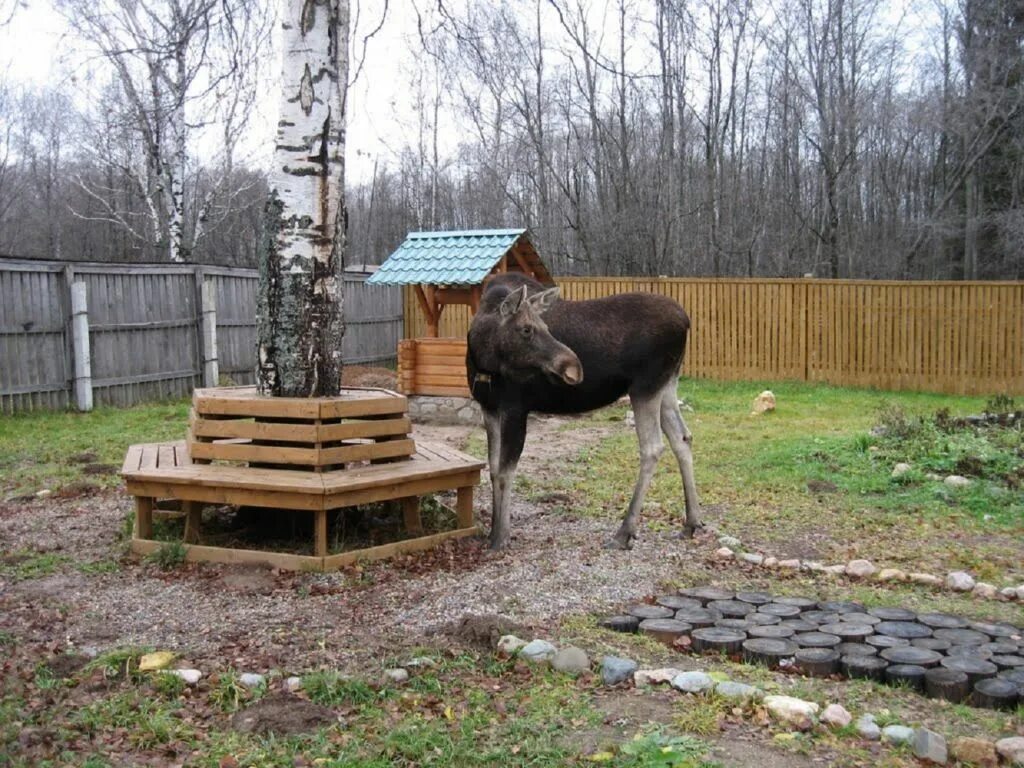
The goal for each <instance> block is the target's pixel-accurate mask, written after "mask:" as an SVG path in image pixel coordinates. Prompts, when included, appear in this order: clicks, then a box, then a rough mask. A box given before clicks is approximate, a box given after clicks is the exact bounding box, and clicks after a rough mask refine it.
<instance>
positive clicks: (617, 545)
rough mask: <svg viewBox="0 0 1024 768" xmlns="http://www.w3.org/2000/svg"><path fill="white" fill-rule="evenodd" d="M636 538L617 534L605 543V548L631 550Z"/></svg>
mask: <svg viewBox="0 0 1024 768" xmlns="http://www.w3.org/2000/svg"><path fill="white" fill-rule="evenodd" d="M635 538H636V537H635V536H615V537H613V538H612V539H611V540H610V541H608V542H607V543H606V544H605V545H604V548H605V549H622V550H630V549H632V548H633V539H635Z"/></svg>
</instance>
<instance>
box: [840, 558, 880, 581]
mask: <svg viewBox="0 0 1024 768" xmlns="http://www.w3.org/2000/svg"><path fill="white" fill-rule="evenodd" d="M874 572H875V566H874V565H873V564H872V563H871V561H870V560H851V561H850V562H848V563H847V564H846V575H847V576H853V577H854V578H855V579H866V578H867V577H868V576H870V575H871V574H873V573H874Z"/></svg>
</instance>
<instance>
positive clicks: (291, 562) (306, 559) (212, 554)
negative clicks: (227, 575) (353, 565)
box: [131, 539, 324, 571]
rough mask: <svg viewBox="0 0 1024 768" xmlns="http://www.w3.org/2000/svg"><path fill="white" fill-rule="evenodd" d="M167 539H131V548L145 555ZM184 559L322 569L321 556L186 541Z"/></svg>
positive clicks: (138, 553)
mask: <svg viewBox="0 0 1024 768" xmlns="http://www.w3.org/2000/svg"><path fill="white" fill-rule="evenodd" d="M163 545H164V542H161V541H152V540H142V539H132V542H131V550H132V552H134V553H135V554H137V555H141V556H143V557H145V556H146V555H150V554H152V553H153V552H156V551H157V550H158V549H159V548H160V547H161V546H163ZM184 546H185V560H187V561H188V562H190V563H229V564H236V563H237V564H250V565H251V564H266V565H269V566H270V567H272V568H280V569H282V570H287V571H320V570H323V567H324V562H323V558H322V557H315V556H311V555H293V554H290V553H287V552H261V551H259V550H256V549H229V548H227V547H211V546H206V545H200V544H185V545H184Z"/></svg>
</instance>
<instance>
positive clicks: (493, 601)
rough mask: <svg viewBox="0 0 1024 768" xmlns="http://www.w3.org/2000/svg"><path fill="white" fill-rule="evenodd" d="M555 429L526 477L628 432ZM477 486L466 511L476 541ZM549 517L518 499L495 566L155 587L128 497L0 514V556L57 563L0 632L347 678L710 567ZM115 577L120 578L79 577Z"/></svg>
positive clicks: (176, 581) (7, 605)
mask: <svg viewBox="0 0 1024 768" xmlns="http://www.w3.org/2000/svg"><path fill="white" fill-rule="evenodd" d="M565 426H566V422H565V420H564V419H559V418H537V419H534V420H533V421H532V423H531V425H530V432H529V437H528V440H527V448H526V451H525V453H524V457H523V461H522V463H521V469H520V471H521V472H522V473H524V474H528V475H531V476H534V477H538V476H544V475H545V474H548V473H553V472H557V471H558V469H557V467H558V465H559V463H560V462H561V461H563V460H565V459H567V458H570V457H572V456H575V455H576V454H577V453H578V451H579V450H580V449H581V448H583V447H584V446H586V445H587V444H590V443H593V442H596V441H598V440H600V439H601V437H602V436H604V435H607V434H610V433H611V432H612V431H613V430H624V429H628V427H626V426H625V425H624V424H623V423H621V422H609V423H608V425H607V426H604V425H600V426H597V427H593V428H591V427H588V428H587V429H579V430H573V429H568V430H567V429H564V427H565ZM479 431H480V433H481V434H482V430H479ZM473 432H474V428H471V427H435V426H422V427H419V426H418V427H417V428H416V432H415V436H416V438H417V439H426V440H433V441H444V442H446V443H448V444H450V445H452V446H454V447H457V448H461V447H463V446H464V445H465V444H466V441H467V440H468V439H469V437H470V436H471V434H472V433H473ZM486 475H487V473H486V472H485V473H484V483H485V484H484V485H483V486H481V488H480V489H479V490H478V492H477V496H476V509H477V516H478V519H479V520H480V521H481V522H482V523H483V525H484V526H485V529H486V526H487V525H488V524H489V520H488V511H487V510H489V508H490V498H489V497H490V489H489V487H488V486H487V484H486V483H487V478H486ZM627 490H628V489H627ZM546 501H547V503H530V502H529V501H527V500H526V499H525V498H524V495H523V494H521V493H519V494H515V497H514V502H513V541H512V546H511V548H510V550H509V551H507V552H505V553H502V554H498V555H495V554H492V553H490V552H489V551H488V550H487V549H486V547H485V543H484V542H483V541H480V540H463V541H460V542H454V543H449V544H448V545H447V546H445V547H442V548H440V549H438V550H435V551H433V552H428V553H424V554H422V555H415V556H409V557H403V558H400V559H399V560H397V561H392V562H389V563H377V564H369V565H367V566H366V567H365V568H352V569H347V570H345V571H342V572H340V573H334V574H299V573H291V572H278V571H274V570H270V569H268V568H262V567H252V566H220V565H209V564H204V565H188V566H185V567H183V568H180V569H176V570H173V571H169V572H164V571H161V570H159V569H158V568H157V567H156V566H154V565H150V564H147V563H139V562H136V561H134V560H131V559H128V558H125V556H124V546H123V543H122V542H121V541H120V540H119V532H120V531H121V530H122V528H123V524H124V520H125V519H126V517H127V516H128V515H129V514H130V512H131V509H132V502H131V499H130V498H129V497H128V496H127V495H125V494H124V493H118V492H108V493H100V494H96V495H92V496H84V497H79V498H73V499H46V500H39V501H29V502H13V503H9V504H7V505H4V506H0V548H2V550H3V551H5V552H7V553H11V552H26V551H31V552H33V553H50V554H52V555H54V556H57V557H60V558H66V562H63V563H61V564H60V565H59V566H58V567H57V568H56V570H55V571H54V572H52V573H49V574H47V575H45V576H41V577H39V578H28V579H23V580H18V581H14V582H13V583H2V582H0V630H6V631H8V632H11V633H13V634H15V636H19V637H22V638H23V639H26V640H31V641H34V642H48V641H52V640H53V639H55V638H59V639H60V641H61V643H62V644H66V645H67V646H71V647H75V648H79V649H85V650H86V651H89V652H92V651H103V650H106V649H109V648H112V647H117V646H125V645H151V646H156V647H159V648H163V649H168V650H173V651H176V652H178V653H180V654H182V655H183V656H184V659H185V660H187V661H190V662H193V663H195V664H196V665H197V666H200V667H202V666H203V665H206V666H207V668H209V666H211V665H212V666H214V667H222V666H224V665H225V664H231V665H233V666H235V667H236V668H244V669H247V670H251V671H269V670H271V669H278V670H282V671H285V672H296V673H301V672H304V671H308V670H311V669H315V668H320V667H331V668H336V669H340V670H347V669H352V670H357V669H359V668H361V667H362V666H363V665H364V664H365V663H366V662H368V661H371V660H377V661H378V663H379V661H380V660H382V659H384V658H388V657H397V656H399V655H401V653H402V650H403V649H405V648H411V647H415V646H417V645H423V644H427V645H436V644H437V642H438V640H439V638H438V637H437V636H438V633H441V632H443V631H444V630H445V629H446V628H447V627H449V626H450V625H452V624H453V623H456V622H458V621H459V620H460V619H462V618H463V617H465V616H469V615H486V614H500V615H502V616H505V617H507V618H509V619H511V620H512V621H514V622H516V623H517V624H519V625H521V626H523V627H524V628H527V629H529V630H532V631H533V632H535V633H536V634H538V635H543V633H544V632H545V630H550V629H551V628H552V627H553V626H554V625H555V623H556V622H557V621H558V620H559V619H561V618H564V617H565V616H566V615H568V614H573V613H586V612H590V611H595V610H602V609H606V608H609V607H611V606H615V605H620V604H622V603H623V602H626V601H630V600H635V599H636V598H637V597H638V596H642V595H645V594H650V593H652V592H654V591H655V590H656V588H657V586H658V584H659V583H660V582H662V581H664V580H665V579H666V578H667V577H668V575H669V574H671V573H673V572H675V571H676V567H675V566H676V565H677V564H679V563H683V562H687V561H692V560H695V559H702V558H704V557H705V556H706V555H707V553H708V551H709V547H708V546H706V544H705V543H701V542H691V541H683V540H680V539H678V538H676V537H675V536H674V534H672V533H669V532H661V533H655V532H651V531H650V530H648V531H646V532H645V533H644V535H643V536H642V537H641V539H640V540H639V541H638V542H637V544H636V547H635V549H634V550H633V551H631V552H621V551H615V550H606V549H604V548H603V546H602V545H603V544H604V543H605V541H606V540H607V539H608V538H609V537H610V535H611V533H613V531H614V525H615V521H610V520H603V521H599V520H594V519H589V518H579V517H571V516H568V515H567V514H566V513H565V511H564V510H560V509H559V506H558V500H557V498H553V499H549V500H546ZM681 506H682V502H681V501H680V508H681ZM111 561H118V562H119V567H117V568H109V569H104V568H90V567H89V566H83V565H82V564H83V563H111ZM93 571H100V572H93ZM104 571H109V572H104ZM26 634H27V637H26Z"/></svg>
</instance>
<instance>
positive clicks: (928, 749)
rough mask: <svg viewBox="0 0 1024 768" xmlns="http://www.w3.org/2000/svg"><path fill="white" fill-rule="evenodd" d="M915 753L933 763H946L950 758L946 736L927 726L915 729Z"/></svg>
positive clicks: (920, 758)
mask: <svg viewBox="0 0 1024 768" xmlns="http://www.w3.org/2000/svg"><path fill="white" fill-rule="evenodd" d="M914 755H915V756H916V757H917V758H918V759H919V760H924V761H925V762H926V763H931V764H932V765H945V764H946V761H947V760H949V755H948V751H947V749H946V739H945V737H944V736H943V735H942V734H941V733H936V732H935V731H931V730H928V729H927V728H918V729H917V730H916V731H914Z"/></svg>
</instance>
